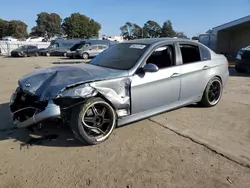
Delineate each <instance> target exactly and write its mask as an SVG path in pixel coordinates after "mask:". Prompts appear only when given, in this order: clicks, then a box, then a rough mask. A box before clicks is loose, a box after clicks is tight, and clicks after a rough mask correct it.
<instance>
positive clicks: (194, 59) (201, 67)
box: [178, 42, 211, 103]
mask: <svg viewBox="0 0 250 188" xmlns="http://www.w3.org/2000/svg"><path fill="white" fill-rule="evenodd" d="M178 46H179V48H178V49H179V53H180V56H181V61H182V65H181V74H182V76H181V94H180V100H181V101H182V102H183V103H186V102H191V101H195V102H198V100H200V98H201V97H202V95H203V91H204V89H205V86H206V85H207V83H208V81H209V72H210V68H211V67H210V60H211V54H210V52H209V51H208V50H207V49H206V48H205V47H203V46H201V45H199V44H198V43H191V42H178Z"/></svg>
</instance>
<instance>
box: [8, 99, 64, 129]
mask: <svg viewBox="0 0 250 188" xmlns="http://www.w3.org/2000/svg"><path fill="white" fill-rule="evenodd" d="M28 108H29V107H27V108H23V109H20V110H18V112H20V111H22V110H26V109H28ZM15 113H16V112H14V113H12V115H13V116H14V115H15ZM60 115H61V110H60V107H59V106H57V105H56V104H54V103H53V101H49V103H48V105H47V106H46V108H45V109H44V110H43V111H41V112H39V113H36V112H35V113H34V114H33V116H32V117H30V118H28V119H26V120H24V121H19V120H17V119H15V118H14V121H13V123H14V126H16V127H18V128H24V127H28V126H31V125H34V124H36V123H40V122H41V121H43V120H46V119H50V118H56V117H60Z"/></svg>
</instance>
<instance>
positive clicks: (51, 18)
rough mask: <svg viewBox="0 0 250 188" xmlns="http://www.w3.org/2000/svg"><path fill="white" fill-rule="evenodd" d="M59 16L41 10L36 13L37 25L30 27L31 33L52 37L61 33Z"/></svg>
mask: <svg viewBox="0 0 250 188" xmlns="http://www.w3.org/2000/svg"><path fill="white" fill-rule="evenodd" d="M61 22H62V19H61V17H60V16H59V15H58V14H56V13H51V14H49V13H47V12H41V13H39V14H38V15H37V20H36V23H37V26H35V27H33V28H32V30H31V31H32V32H31V35H34V36H43V37H53V36H55V35H60V34H61Z"/></svg>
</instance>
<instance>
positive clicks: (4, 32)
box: [0, 19, 9, 38]
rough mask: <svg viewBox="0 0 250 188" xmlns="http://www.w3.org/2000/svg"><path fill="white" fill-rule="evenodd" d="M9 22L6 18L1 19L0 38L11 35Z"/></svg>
mask: <svg viewBox="0 0 250 188" xmlns="http://www.w3.org/2000/svg"><path fill="white" fill-rule="evenodd" d="M8 28H9V22H8V21H6V20H2V19H0V38H2V37H5V36H8V35H9V31H8V30H9V29H8Z"/></svg>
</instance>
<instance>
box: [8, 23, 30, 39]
mask: <svg viewBox="0 0 250 188" xmlns="http://www.w3.org/2000/svg"><path fill="white" fill-rule="evenodd" d="M27 27H28V26H27V25H26V24H25V23H24V22H22V21H20V20H12V21H10V22H9V27H8V34H9V35H10V36H13V37H16V38H24V37H27V36H28V33H27Z"/></svg>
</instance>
